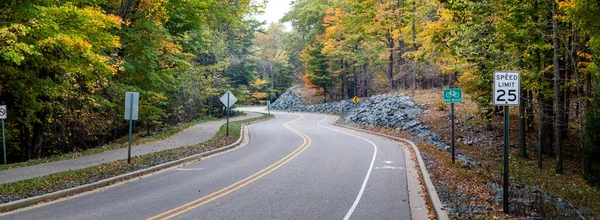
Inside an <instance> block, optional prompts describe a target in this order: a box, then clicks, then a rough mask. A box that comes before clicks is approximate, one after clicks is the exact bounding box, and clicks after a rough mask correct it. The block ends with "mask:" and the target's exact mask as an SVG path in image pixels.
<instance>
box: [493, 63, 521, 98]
mask: <svg viewBox="0 0 600 220" xmlns="http://www.w3.org/2000/svg"><path fill="white" fill-rule="evenodd" d="M520 90H521V77H520V74H519V72H510V71H496V72H494V105H495V106H518V105H519V99H520V98H521V97H520V95H521V94H520Z"/></svg>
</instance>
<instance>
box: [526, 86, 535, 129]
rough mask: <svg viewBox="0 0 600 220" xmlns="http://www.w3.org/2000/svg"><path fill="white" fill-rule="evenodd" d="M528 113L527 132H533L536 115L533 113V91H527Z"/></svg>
mask: <svg viewBox="0 0 600 220" xmlns="http://www.w3.org/2000/svg"><path fill="white" fill-rule="evenodd" d="M525 110H526V111H527V132H528V133H529V132H531V131H533V130H534V129H535V127H534V113H533V91H532V90H529V91H527V106H526V107H525Z"/></svg>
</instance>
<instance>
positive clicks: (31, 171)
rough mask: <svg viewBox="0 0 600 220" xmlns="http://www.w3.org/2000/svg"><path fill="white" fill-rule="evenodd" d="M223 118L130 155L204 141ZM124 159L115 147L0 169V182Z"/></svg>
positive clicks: (123, 150)
mask: <svg viewBox="0 0 600 220" xmlns="http://www.w3.org/2000/svg"><path fill="white" fill-rule="evenodd" d="M260 116H261V115H260V114H257V113H253V112H248V113H247V115H245V116H241V117H235V118H231V119H230V121H239V120H245V119H250V118H257V117H260ZM225 122H226V120H219V121H212V122H206V123H200V124H197V125H194V126H192V127H190V128H188V129H186V130H184V131H182V132H179V133H177V134H175V135H173V136H172V137H169V138H166V139H163V140H160V141H156V142H150V143H145V144H141V145H136V146H132V148H131V155H132V157H133V156H139V155H145V154H149V153H153V152H159V151H163V150H168V149H173V148H179V147H184V146H190V145H196V144H200V143H203V142H206V141H208V140H210V139H211V138H213V137H214V136H215V135H216V134H217V131H218V130H219V127H220V126H221V125H223V124H224V123H225ZM126 158H127V148H121V149H116V150H112V151H107V152H103V153H98V154H92V155H87V156H82V157H77V158H73V159H69V160H61V161H55V162H50V163H44V164H38V165H34V166H27V167H19V168H13V169H8V170H2V171H0V184H4V183H10V182H16V181H19V180H25V179H31V178H35V177H40V176H46V175H49V174H53V173H59V172H63V171H67V170H77V169H82V168H86V167H91V166H96V165H100V164H103V163H107V162H111V161H115V160H121V159H126Z"/></svg>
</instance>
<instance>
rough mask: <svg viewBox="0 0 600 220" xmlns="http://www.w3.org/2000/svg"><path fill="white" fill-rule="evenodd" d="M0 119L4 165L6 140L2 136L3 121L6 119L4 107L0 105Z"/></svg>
mask: <svg viewBox="0 0 600 220" xmlns="http://www.w3.org/2000/svg"><path fill="white" fill-rule="evenodd" d="M0 119H2V149H3V152H4V165H6V138H5V136H4V119H6V105H0Z"/></svg>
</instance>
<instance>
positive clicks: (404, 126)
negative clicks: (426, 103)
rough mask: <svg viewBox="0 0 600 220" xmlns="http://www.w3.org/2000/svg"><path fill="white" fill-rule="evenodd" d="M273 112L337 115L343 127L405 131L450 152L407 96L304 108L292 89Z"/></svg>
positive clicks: (470, 163) (466, 160)
mask: <svg viewBox="0 0 600 220" xmlns="http://www.w3.org/2000/svg"><path fill="white" fill-rule="evenodd" d="M271 108H272V109H274V110H282V111H304V112H321V113H331V114H337V115H341V117H342V118H341V122H343V123H344V124H346V125H350V126H356V125H370V126H377V127H383V128H394V129H396V130H408V131H409V132H410V134H411V135H414V136H417V137H419V138H420V139H422V140H424V141H428V142H430V143H432V144H433V145H435V146H436V147H438V148H440V149H443V150H446V151H448V152H449V151H450V150H451V149H450V146H448V145H447V144H445V143H444V142H443V141H442V139H441V137H440V136H439V135H438V134H437V133H435V132H433V131H431V130H429V128H428V127H427V126H425V125H423V124H422V123H421V122H420V121H419V119H420V117H421V113H422V112H423V107H421V106H419V105H417V104H415V103H414V102H413V101H411V100H410V97H409V96H406V95H403V94H382V95H376V96H372V97H370V98H366V99H362V100H360V101H359V103H358V104H354V103H353V102H352V101H350V100H342V101H339V102H328V103H323V104H317V105H309V106H304V105H303V104H302V95H301V94H300V93H299V92H297V91H296V89H295V88H294V87H292V88H290V89H288V90H287V91H286V92H285V93H284V94H282V95H281V96H280V97H279V98H278V99H277V100H276V101H275V102H273V103H272V104H271ZM457 159H458V160H461V161H462V164H463V166H476V167H481V164H480V163H476V162H474V161H473V160H471V159H470V158H468V157H466V156H464V155H462V154H460V153H457Z"/></svg>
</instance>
